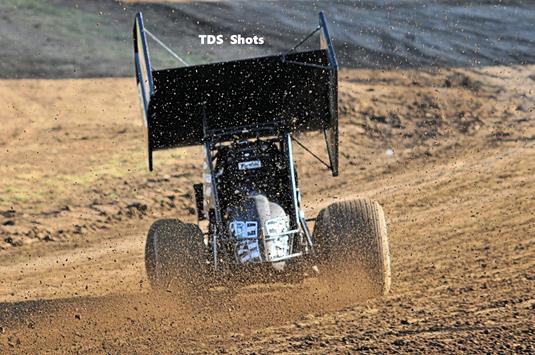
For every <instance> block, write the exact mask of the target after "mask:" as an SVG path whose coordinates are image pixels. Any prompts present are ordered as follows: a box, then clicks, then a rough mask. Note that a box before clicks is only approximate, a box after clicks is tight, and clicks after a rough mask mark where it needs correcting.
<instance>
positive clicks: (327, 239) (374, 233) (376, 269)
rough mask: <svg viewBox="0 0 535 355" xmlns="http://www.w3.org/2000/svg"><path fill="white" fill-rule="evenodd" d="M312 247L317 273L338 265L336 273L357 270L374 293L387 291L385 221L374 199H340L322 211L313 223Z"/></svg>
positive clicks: (387, 250)
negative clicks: (318, 269) (315, 256)
mask: <svg viewBox="0 0 535 355" xmlns="http://www.w3.org/2000/svg"><path fill="white" fill-rule="evenodd" d="M314 246H315V251H316V255H317V261H318V264H319V266H320V273H321V272H322V271H321V270H322V267H323V269H324V270H325V269H329V268H331V269H332V268H333V267H335V268H338V269H337V270H336V271H335V274H338V276H339V274H340V272H345V271H348V270H354V269H358V271H362V272H363V273H364V274H365V275H366V277H367V279H368V280H369V281H370V284H371V287H370V288H371V291H372V295H373V296H378V295H385V294H386V293H388V291H389V290H390V283H391V271H390V251H389V245H388V237H387V230H386V221H385V216H384V212H383V209H382V208H381V206H380V205H379V204H378V203H377V202H375V201H372V200H368V199H357V200H350V201H341V202H335V203H333V204H331V205H329V206H328V207H326V208H324V209H323V210H321V211H320V213H319V214H318V218H317V219H316V225H315V226H314ZM331 271H332V270H331ZM349 277H351V276H349Z"/></svg>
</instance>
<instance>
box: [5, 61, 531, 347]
mask: <svg viewBox="0 0 535 355" xmlns="http://www.w3.org/2000/svg"><path fill="white" fill-rule="evenodd" d="M534 69H535V68H534V67H533V66H524V67H522V66H516V67H511V68H507V67H488V68H483V69H479V70H477V71H476V70H472V71H469V70H466V69H449V70H446V69H444V70H442V71H439V72H425V71H421V72H415V71H400V72H380V71H377V72H375V71H349V70H345V71H343V72H342V73H341V75H340V78H341V83H340V92H341V94H340V113H341V166H342V175H341V176H340V177H338V178H330V177H329V174H328V172H327V171H324V170H321V169H320V168H319V165H317V163H316V162H314V161H313V160H312V159H310V158H309V157H308V156H306V155H305V154H304V153H303V152H302V151H298V152H297V153H296V154H297V161H298V162H299V170H300V177H301V179H300V180H301V186H302V189H303V201H304V203H305V209H306V212H307V214H308V215H310V216H313V215H315V214H316V213H317V212H318V211H319V209H320V208H321V207H323V206H325V205H327V204H328V203H330V202H332V201H334V200H337V199H343V198H353V197H358V196H364V197H371V198H374V199H377V200H378V201H379V202H380V203H381V204H382V205H383V206H384V209H385V212H386V214H387V216H388V227H389V235H390V240H391V250H392V262H393V285H392V292H391V294H390V295H388V296H387V297H384V298H381V299H375V300H367V299H366V294H365V292H359V291H358V286H359V283H360V281H359V280H358V279H355V280H347V281H348V282H349V283H354V284H355V285H353V286H352V288H346V287H341V288H340V289H328V288H325V286H324V285H321V284H319V283H318V282H317V281H316V280H314V279H310V280H308V281H307V282H305V283H304V284H300V285H284V284H275V285H253V286H250V287H247V288H243V289H239V290H237V291H236V292H235V293H229V292H227V293H225V292H219V293H217V292H216V293H214V294H212V295H210V296H209V297H207V298H206V299H203V300H194V299H180V298H179V297H178V295H176V294H174V293H168V294H166V295H163V296H162V295H155V294H152V293H150V292H149V288H148V284H147V280H146V276H145V273H144V267H143V248H144V238H145V233H146V230H147V229H148V227H149V225H150V223H151V221H152V220H153V219H154V218H157V217H161V216H176V217H179V218H182V219H185V220H188V219H189V220H193V219H194V216H193V211H191V209H190V207H191V206H193V203H192V201H191V199H192V194H191V184H192V183H193V182H196V181H199V180H200V169H199V168H200V167H198V166H197V165H196V164H195V162H197V161H198V157H199V154H200V152H199V151H198V150H196V149H188V150H183V151H175V152H166V153H159V154H157V155H156V157H155V163H156V169H157V172H156V173H154V174H149V173H147V172H145V165H144V164H145V162H144V154H143V143H142V142H143V140H142V132H141V126H140V124H139V117H138V114H139V112H138V104H137V102H136V101H135V100H136V96H135V86H134V84H133V82H132V80H130V79H106V80H103V81H101V82H100V83H98V84H97V81H95V80H80V81H76V80H73V81H32V80H28V81H4V82H1V83H0V104H1V106H2V107H7V108H8V109H7V112H6V113H5V115H7V119H6V120H5V122H7V124H6V125H5V126H4V127H5V128H4V127H3V129H2V131H1V132H0V147H1V148H2V149H1V152H0V159H1V161H2V165H1V166H0V174H1V176H2V186H1V189H2V191H1V199H0V212H1V214H0V224H1V225H0V238H1V239H2V240H3V242H2V241H0V243H1V244H0V245H1V246H2V250H0V256H1V257H0V274H1V277H0V301H1V302H2V303H0V327H1V328H0V352H7V353H27V352H36V351H39V352H71V353H76V352H81V353H86V352H89V353H92V352H108V353H119V352H121V353H124V352H132V353H146V352H154V351H160V352H162V353H167V352H177V351H185V352H204V351H206V352H224V351H227V352H256V353H258V352H277V351H278V352H296V353H302V352H318V353H325V352H334V351H342V352H352V351H365V350H366V351H370V352H377V351H384V352H394V351H409V350H418V351H421V352H426V353H427V352H453V351H468V352H473V351H476V350H478V351H490V352H499V351H502V352H513V351H525V352H527V353H528V352H534V351H535V348H534V346H533V344H534V343H535V334H534V330H533V324H534V323H535V312H534V310H535V298H534V296H533V295H534V294H535V284H534V282H535V279H534V275H535V258H534V255H535V219H534V218H535V217H534V214H535V198H534V197H533V196H534V195H535V177H534V176H535V174H534V169H535V163H534V161H535V124H534V122H535V121H534V120H533V109H534V106H533V102H534V101H533V99H534V95H535V80H533V79H532V77H531V75H532V73H533V72H535V70H534ZM100 85H104V89H105V90H102V87H101V86H100ZM59 88H62V89H61V90H59ZM110 92H113V93H114V96H110V95H109V93H110ZM82 98H83V100H84V102H85V103H86V104H85V105H84V106H83V107H80V105H79V102H80V100H82ZM303 139H305V138H303ZM305 141H307V142H309V144H310V145H311V147H312V149H313V150H314V151H316V152H318V153H320V152H322V151H321V149H322V144H323V143H322V142H321V140H319V139H317V138H308V139H305ZM43 147H46V149H43ZM387 149H392V150H393V152H394V154H393V156H390V155H389V154H386V151H387ZM52 167H54V168H53V169H52ZM58 188H61V190H58ZM346 286H348V285H346Z"/></svg>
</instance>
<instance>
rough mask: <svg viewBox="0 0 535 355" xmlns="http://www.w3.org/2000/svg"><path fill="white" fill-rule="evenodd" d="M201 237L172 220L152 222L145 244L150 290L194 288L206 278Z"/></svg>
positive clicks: (191, 226) (195, 229)
mask: <svg viewBox="0 0 535 355" xmlns="http://www.w3.org/2000/svg"><path fill="white" fill-rule="evenodd" d="M204 249H205V248H204V242H203V234H202V231H201V230H200V229H199V227H198V226H196V225H194V224H186V223H182V222H180V221H179V220H176V219H162V220H157V221H156V222H154V223H153V224H152V225H151V227H150V229H149V232H148V235H147V241H146V243H145V269H146V271H147V277H148V279H149V282H150V285H151V286H152V288H153V289H157V290H168V289H170V288H178V289H180V290H182V291H191V290H193V289H198V288H199V287H201V285H203V277H204V276H205V275H206V273H204V270H205V268H206V257H205V254H204Z"/></svg>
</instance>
